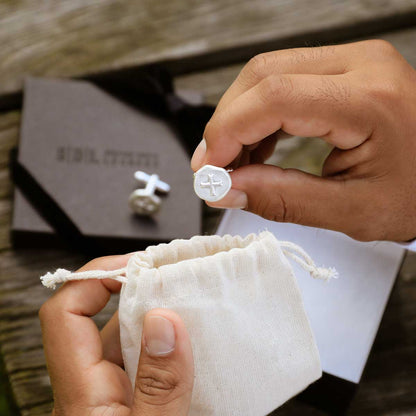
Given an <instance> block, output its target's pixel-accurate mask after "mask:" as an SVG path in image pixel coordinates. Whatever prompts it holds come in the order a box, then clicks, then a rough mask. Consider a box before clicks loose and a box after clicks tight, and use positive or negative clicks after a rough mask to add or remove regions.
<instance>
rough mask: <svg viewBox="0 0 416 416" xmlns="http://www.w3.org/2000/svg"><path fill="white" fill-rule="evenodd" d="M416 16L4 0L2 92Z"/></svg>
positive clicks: (232, 4)
mask: <svg viewBox="0 0 416 416" xmlns="http://www.w3.org/2000/svg"><path fill="white" fill-rule="evenodd" d="M415 20H416V0H384V1H383V2H382V4H380V1H364V0H350V1H348V2H345V1H342V0H336V1H334V0H316V1H314V2H313V5H312V4H311V2H310V1H308V0H296V1H289V2H287V1H275V2H273V1H272V2H269V1H257V2H253V1H251V0H239V1H236V0H212V1H209V2H207V1H204V0H175V1H173V0H172V1H169V2H157V1H122V0H93V1H88V2H86V1H84V0H71V1H70V2H54V1H52V0H49V1H43V2H38V1H36V0H25V1H24V2H22V1H21V2H19V3H18V4H16V3H15V2H12V1H6V2H1V3H0V63H1V66H0V95H2V96H3V99H4V100H3V105H6V104H7V103H6V101H7V100H5V96H6V95H7V98H8V104H10V105H11V103H12V101H13V99H14V100H15V98H16V97H15V96H14V95H13V94H14V93H16V92H17V91H19V90H20V89H21V87H22V80H23V78H24V77H25V76H26V75H28V74H31V75H42V76H55V77H56V76H59V77H68V76H71V77H73V76H83V75H86V74H91V73H97V72H102V71H108V70H113V69H122V68H129V67H131V66H136V65H143V64H146V63H152V62H161V61H162V62H166V63H167V65H168V66H169V67H170V68H171V69H172V70H173V71H175V72H176V73H183V72H184V71H190V70H196V69H202V68H206V67H207V66H213V65H217V64H219V63H222V64H229V63H231V62H237V61H239V60H243V59H247V58H248V57H250V56H251V55H253V54H255V53H257V52H259V51H262V50H266V49H268V50H271V49H276V48H282V47H288V46H303V45H305V44H307V43H313V44H315V43H316V42H321V43H322V42H335V41H339V40H343V39H350V38H351V37H353V36H358V35H370V34H372V33H374V32H380V31H386V30H389V29H394V28H400V27H403V26H404V25H410V24H414V22H415ZM15 103H16V101H15Z"/></svg>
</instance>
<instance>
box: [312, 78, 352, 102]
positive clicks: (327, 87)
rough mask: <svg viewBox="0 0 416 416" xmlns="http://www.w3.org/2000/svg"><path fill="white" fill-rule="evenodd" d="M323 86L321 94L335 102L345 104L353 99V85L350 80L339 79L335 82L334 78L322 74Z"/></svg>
mask: <svg viewBox="0 0 416 416" xmlns="http://www.w3.org/2000/svg"><path fill="white" fill-rule="evenodd" d="M320 80H321V87H320V88H319V96H320V97H321V98H322V97H323V98H325V99H327V100H328V101H331V102H333V103H338V104H342V105H345V104H347V103H349V101H350V100H351V87H350V85H349V83H348V82H346V81H345V80H344V81H340V80H338V81H337V82H335V81H334V80H333V79H332V78H330V77H326V76H321V77H320Z"/></svg>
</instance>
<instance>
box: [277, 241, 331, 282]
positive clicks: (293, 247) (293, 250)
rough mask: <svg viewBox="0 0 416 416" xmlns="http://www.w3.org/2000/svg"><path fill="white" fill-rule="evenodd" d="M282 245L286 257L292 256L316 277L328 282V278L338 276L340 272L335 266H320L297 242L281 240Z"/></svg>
mask: <svg viewBox="0 0 416 416" xmlns="http://www.w3.org/2000/svg"><path fill="white" fill-rule="evenodd" d="M280 247H281V248H282V251H283V253H284V254H285V255H286V257H290V258H291V259H292V260H294V261H295V262H296V263H298V264H299V266H301V267H302V268H303V269H304V270H306V271H307V272H309V274H310V275H311V276H312V277H313V278H314V279H321V280H325V281H326V282H327V281H328V280H331V279H337V278H338V272H337V271H336V270H335V269H334V268H333V267H318V266H317V265H316V264H315V262H314V261H313V260H312V258H311V256H309V254H308V253H307V252H306V251H305V250H303V248H301V247H299V246H298V245H297V244H294V243H291V242H290V241H281V242H280Z"/></svg>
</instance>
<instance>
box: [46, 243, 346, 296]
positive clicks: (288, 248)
mask: <svg viewBox="0 0 416 416" xmlns="http://www.w3.org/2000/svg"><path fill="white" fill-rule="evenodd" d="M280 247H281V249H282V251H283V253H284V254H285V256H286V257H289V258H291V259H292V260H294V261H295V262H296V263H298V264H299V265H300V266H301V267H302V268H303V269H304V270H306V271H307V272H309V274H310V275H311V276H312V277H313V278H314V279H321V280H325V281H328V280H330V279H336V278H337V277H338V272H337V271H336V270H335V269H334V268H333V267H328V268H327V267H318V266H317V265H316V264H315V262H314V261H313V260H312V258H311V257H310V256H309V254H308V253H306V251H305V250H303V249H302V248H301V247H299V246H298V245H297V244H294V243H291V242H290V241H281V242H280ZM138 266H139V267H147V268H148V267H149V266H148V265H147V264H146V263H145V262H138ZM88 279H113V280H116V281H117V282H121V283H127V277H126V267H123V268H122V269H117V270H109V271H108V270H87V271H85V272H75V273H72V272H70V271H69V270H66V269H57V270H56V272H55V273H49V272H48V273H46V274H45V275H44V276H42V277H41V278H40V280H41V282H42V284H43V285H44V286H46V287H48V288H50V289H55V288H56V285H57V284H59V283H65V282H69V281H72V280H88Z"/></svg>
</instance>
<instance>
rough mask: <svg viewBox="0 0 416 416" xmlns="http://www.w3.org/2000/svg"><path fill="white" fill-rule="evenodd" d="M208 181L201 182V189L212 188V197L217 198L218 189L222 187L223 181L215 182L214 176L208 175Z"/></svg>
mask: <svg viewBox="0 0 416 416" xmlns="http://www.w3.org/2000/svg"><path fill="white" fill-rule="evenodd" d="M207 176H208V181H207V182H201V188H210V193H211V196H217V190H216V187H218V186H222V180H218V181H215V179H214V174H213V173H208V175H207Z"/></svg>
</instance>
